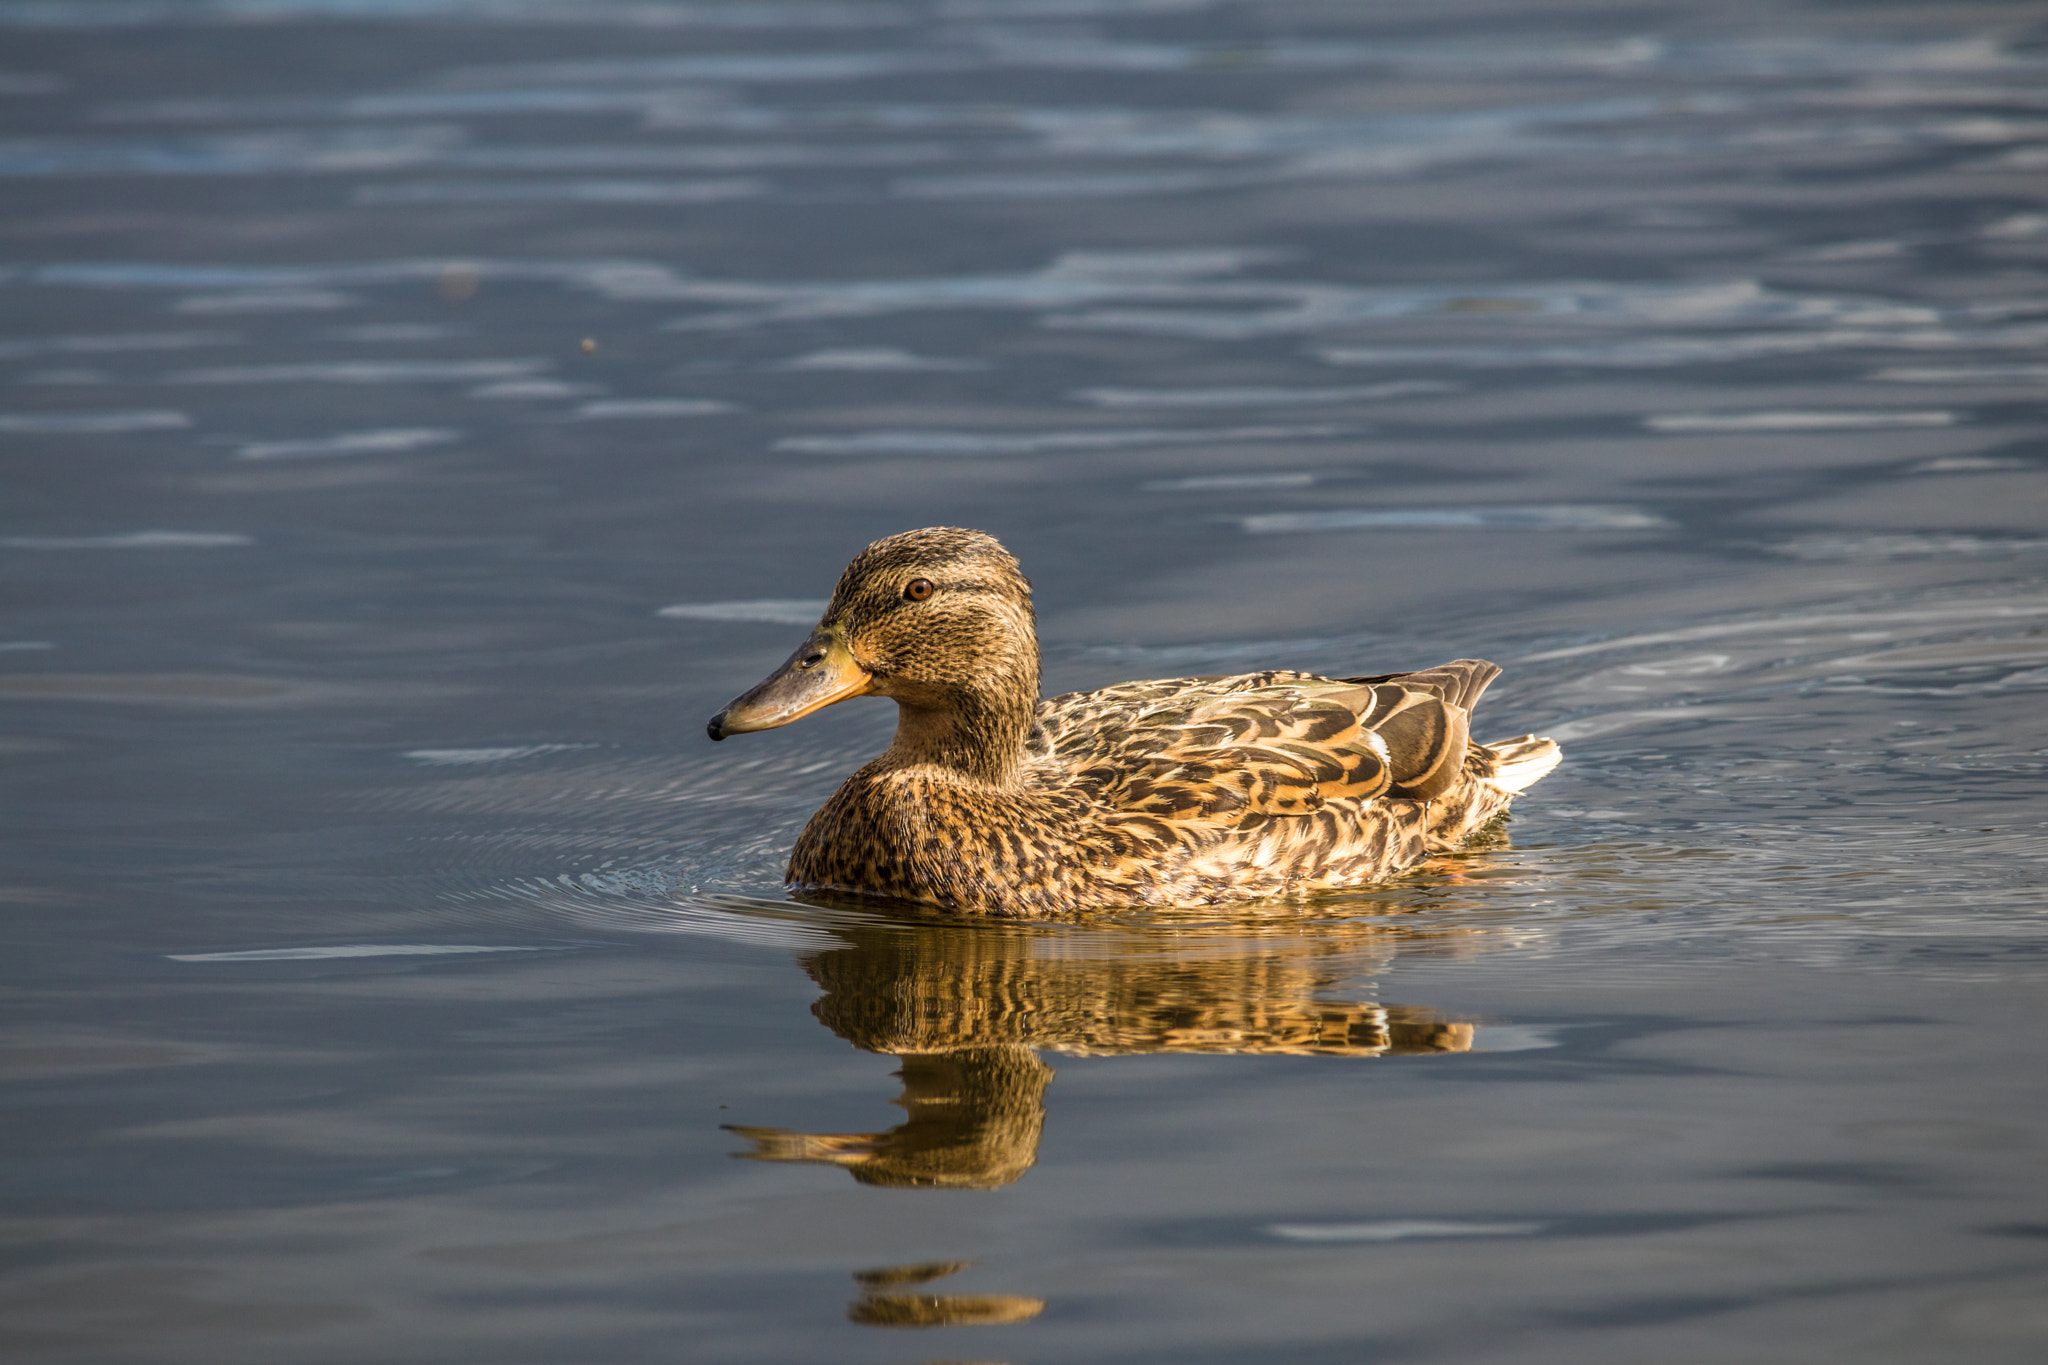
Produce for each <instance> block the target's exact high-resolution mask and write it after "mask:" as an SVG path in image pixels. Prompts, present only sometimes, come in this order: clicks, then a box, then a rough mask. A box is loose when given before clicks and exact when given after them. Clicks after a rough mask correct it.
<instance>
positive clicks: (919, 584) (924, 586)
mask: <svg viewBox="0 0 2048 1365" xmlns="http://www.w3.org/2000/svg"><path fill="white" fill-rule="evenodd" d="M903 595H904V597H906V598H908V599H909V600H910V601H912V602H922V601H924V599H925V598H927V597H930V596H931V595H932V581H931V580H930V579H929V578H913V579H911V580H910V581H909V582H908V583H905V584H904V585H903Z"/></svg>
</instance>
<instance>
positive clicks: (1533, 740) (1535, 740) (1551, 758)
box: [1485, 735, 1564, 792]
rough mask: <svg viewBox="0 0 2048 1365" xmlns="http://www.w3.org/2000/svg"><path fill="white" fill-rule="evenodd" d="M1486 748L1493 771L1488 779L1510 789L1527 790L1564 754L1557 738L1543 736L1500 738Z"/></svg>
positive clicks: (1494, 783) (1554, 765)
mask: <svg viewBox="0 0 2048 1365" xmlns="http://www.w3.org/2000/svg"><path fill="white" fill-rule="evenodd" d="M1485 748H1486V750H1487V752H1488V753H1490V754H1491V755H1492V756H1493V774H1492V776H1490V777H1488V778H1487V781H1488V782H1490V783H1492V784H1493V785H1494V786H1496V787H1499V788H1501V789H1502V790H1503V791H1510V792H1519V791H1526V790H1528V789H1529V788H1530V787H1531V786H1534V785H1535V783H1536V780H1537V779H1538V778H1540V777H1542V776H1543V775H1544V774H1545V773H1547V772H1549V771H1550V770H1551V769H1552V768H1555V767H1556V766H1557V764H1558V760H1559V759H1561V758H1563V757H1564V750H1562V749H1560V748H1558V747H1557V741H1556V740H1554V739H1544V738H1543V737H1542V736H1540V735H1523V736H1521V737H1520V738H1518V739H1503V740H1498V741H1496V742H1495V743H1492V744H1488V745H1486V746H1485Z"/></svg>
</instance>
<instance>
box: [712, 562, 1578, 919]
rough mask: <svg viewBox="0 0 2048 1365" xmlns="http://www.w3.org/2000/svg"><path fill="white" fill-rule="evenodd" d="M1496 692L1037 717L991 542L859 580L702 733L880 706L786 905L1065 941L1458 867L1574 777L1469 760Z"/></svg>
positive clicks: (1348, 688) (1233, 680)
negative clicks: (1140, 910)
mask: <svg viewBox="0 0 2048 1365" xmlns="http://www.w3.org/2000/svg"><path fill="white" fill-rule="evenodd" d="M1500 672H1501V670H1500V668H1499V667H1498V666H1497V665H1495V664H1492V663H1489V662H1487V661H1486V660H1483V659H1457V660H1453V661H1452V662H1450V663H1446V664H1440V665H1437V666H1436V667H1433V668H1426V669H1422V670H1419V671H1416V672H1410V673H1387V674H1379V675H1373V676H1361V677H1350V678H1326V677H1320V676H1317V675H1315V674H1310V673H1302V672H1296V671H1292V670H1287V669H1268V670H1265V671H1262V672H1257V673H1242V674H1234V675H1229V676H1206V677H1192V678H1163V679H1152V680H1148V681H1140V682H1127V683H1119V684H1116V685H1114V686H1110V687H1101V688H1096V689H1093V690H1091V691H1085V692H1070V693H1066V694H1064V695H1062V696H1055V697H1049V698H1044V699H1041V698H1040V696H1039V650H1038V632H1037V618H1036V615H1035V613H1034V610H1033V606H1032V597H1031V583H1030V580H1028V579H1027V578H1026V577H1025V576H1024V573H1023V570H1022V568H1021V566H1020V565H1019V564H1018V562H1017V560H1016V558H1015V557H1014V556H1013V555H1011V554H1010V552H1009V551H1008V550H1006V549H1004V548H1003V546H1002V544H1001V543H1000V542H999V541H997V540H996V538H995V537H994V536H991V535H989V534H987V533H986V532H982V531H975V530H968V529H965V528H961V527H951V526H935V527H926V528H924V529H922V530H915V531H906V532H903V533H901V534H898V535H892V536H887V537H884V538H883V539H881V540H877V541H875V542H874V543H873V544H871V545H869V546H868V547H867V548H866V549H864V550H862V551H861V552H860V553H859V554H857V555H856V556H854V558H853V561H852V563H850V564H849V565H847V568H846V571H845V573H844V574H842V575H841V576H840V579H839V583H838V586H837V587H836V588H835V589H834V590H833V593H832V598H831V600H830V602H829V603H828V604H827V605H826V608H825V613H824V615H823V616H822V617H821V618H820V619H819V621H818V624H817V627H816V628H815V629H814V630H812V631H811V633H810V635H809V637H808V638H807V639H805V641H804V642H803V643H802V644H801V645H799V646H798V647H797V649H796V652H795V653H793V654H791V655H790V656H789V659H788V660H787V661H786V662H785V663H784V664H783V665H782V666H781V667H780V668H778V669H776V670H775V671H774V672H773V673H771V674H770V675H769V676H768V677H766V678H765V679H763V680H762V681H761V682H760V683H759V684H757V685H756V686H754V687H753V688H751V689H749V690H748V691H747V692H745V693H743V694H742V695H740V696H739V697H736V698H734V699H733V701H731V702H730V703H728V704H727V705H726V706H725V707H724V709H722V710H720V711H719V712H718V714H717V715H715V716H713V717H712V718H711V720H710V722H709V724H708V725H707V727H706V729H707V731H708V733H709V734H710V737H711V738H712V739H714V740H723V739H726V738H728V737H730V736H732V735H737V734H746V733H751V732H754V731H760V730H771V729H775V728H777V727H780V726H784V725H788V724H791V723H792V722H794V721H797V720H800V719H802V718H803V717H805V716H808V715H810V714H811V713H813V712H815V711H819V710H822V709H824V708H825V707H827V706H832V705H836V704H837V703H839V702H842V701H847V700H849V699H851V698H854V697H863V696H879V697H887V698H889V699H890V700H892V701H894V702H895V703H896V707H897V719H896V733H895V737H894V739H893V740H892V741H891V743H890V745H889V747H888V748H887V749H886V750H885V751H884V752H883V753H882V754H881V755H880V756H879V757H877V758H875V759H874V760H873V761H871V762H869V763H868V764H866V765H865V766H864V767H862V768H861V769H860V770H859V771H857V772H855V773H854V774H853V775H852V776H851V777H849V778H847V779H846V781H845V782H844V783H843V784H842V785H841V786H840V788H839V789H838V791H837V792H835V793H834V794H833V796H832V798H831V799H830V800H828V801H827V802H826V803H825V804H824V805H823V806H822V807H821V808H820V809H819V810H818V811H817V813H816V814H815V815H813V816H812V817H811V819H810V821H809V823H807V824H806V825H805V826H804V829H803V832H802V833H801V834H800V835H799V836H798V837H797V841H796V845H795V847H794V849H793V850H792V851H791V854H790V859H789V866H788V870H787V873H786V882H787V886H788V888H789V890H790V891H791V892H793V893H796V894H798V895H800V896H802V897H804V898H806V899H816V898H820V897H823V898H827V899H829V898H834V897H846V898H852V899H856V900H862V901H866V900H879V901H883V902H896V903H905V904H908V905H911V906H914V907H917V908H920V909H925V910H937V911H943V912H949V913H950V914H952V915H956V916H962V917H973V916H986V917H1000V918H1017V919H1048V918H1071V917H1074V916H1076V915H1079V914H1081V913H1083V912H1087V911H1090V910H1100V909H1111V908H1135V907H1164V906H1191V905H1214V904H1221V903H1225V902H1233V901H1249V900H1279V899H1288V898H1300V897H1305V896H1309V895H1313V894H1315V893H1319V892H1324V891H1332V890H1338V889H1341V888H1345V887H1356V886H1363V885H1366V884H1369V883H1372V882H1377V881H1381V880H1383V879H1385V878H1388V877H1391V876H1394V875H1397V874H1399V873H1401V872H1404V871H1406V870H1408V869H1410V868H1413V867H1415V866H1416V865H1417V864H1419V863H1421V862H1423V861H1424V860H1425V859H1428V858H1430V857H1432V856H1436V855H1440V854H1443V853H1448V852H1450V851H1452V850H1454V849H1456V848H1458V847H1459V846H1460V845H1462V844H1464V843H1465V842H1466V841H1467V840H1468V839H1470V838H1471V837H1472V836H1473V835H1474V834H1476V833H1478V832H1479V831H1480V830H1482V829H1484V828H1485V827H1486V826H1487V825H1488V824H1489V823H1490V822H1491V821H1493V820H1494V819H1495V817H1497V816H1499V815H1500V814H1501V813H1502V812H1504V811H1505V810H1506V809H1507V808H1508V805H1509V803H1510V802H1511V801H1512V800H1513V798H1514V796H1515V795H1516V794H1517V793H1519V792H1521V791H1523V790H1524V789H1526V788H1527V787H1528V786H1530V785H1531V784H1532V783H1534V782H1536V781H1537V780H1538V779H1539V778H1541V777H1542V776H1543V775H1544V774H1545V773H1548V772H1549V771H1550V770H1551V769H1552V768H1554V767H1555V766H1556V765H1557V763H1558V762H1559V760H1560V758H1561V757H1562V755H1561V752H1560V750H1559V749H1558V746H1557V745H1556V744H1555V743H1554V742H1552V741H1551V740H1549V739H1545V738H1542V737H1539V736H1536V735H1523V736H1520V737H1518V738H1515V739H1510V740H1504V741H1499V742H1496V743H1492V744H1480V743H1477V742H1475V741H1473V740H1472V739H1471V738H1470V735H1469V726H1470V718H1471V714H1472V710H1473V707H1474V705H1475V704H1476V703H1477V702H1478V700H1479V696H1480V694H1481V693H1482V692H1484V691H1485V690H1486V687H1487V685H1488V684H1489V683H1491V682H1492V681H1493V680H1494V678H1496V677H1497V676H1499V674H1500Z"/></svg>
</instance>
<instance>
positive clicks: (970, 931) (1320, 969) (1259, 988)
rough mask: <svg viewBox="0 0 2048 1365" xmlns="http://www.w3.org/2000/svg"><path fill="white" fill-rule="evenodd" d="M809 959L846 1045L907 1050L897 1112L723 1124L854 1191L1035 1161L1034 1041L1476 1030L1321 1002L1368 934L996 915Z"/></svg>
mask: <svg viewBox="0 0 2048 1365" xmlns="http://www.w3.org/2000/svg"><path fill="white" fill-rule="evenodd" d="M838 932H840V933H841V934H842V935H843V936H845V937H846V938H847V939H848V940H849V941H848V943H847V944H846V946H844V947H841V948H835V949H832V950H830V951H826V952H821V953H816V954H813V955H810V956H808V957H805V958H804V959H803V967H804V970H805V971H806V972H808V973H809V974H810V976H811V978H812V980H814V981H816V982H817V983H818V985H819V986H821V987H822V988H823V989H824V992H825V993H824V995H823V996H822V997H821V998H820V999H819V1000H818V1001H817V1003H816V1004H814V1005H813V1006H812V1007H811V1009H812V1013H814V1014H815V1015H817V1017H818V1020H819V1022H821V1023H823V1024H824V1025H825V1026H826V1027H827V1028H829V1029H831V1030H832V1031H833V1032H834V1033H836V1034H838V1035H839V1036H840V1037H842V1038H844V1039H846V1040H847V1041H848V1042H850V1043H852V1044H853V1045H854V1046H856V1047H860V1048H864V1049H866V1050H868V1051H870V1052H880V1053H886V1054H889V1055H892V1056H895V1057H899V1058H901V1059H902V1062H903V1066H902V1069H901V1070H900V1071H899V1072H898V1073H897V1074H898V1075H899V1076H901V1078H902V1080H903V1094H902V1095H901V1096H900V1097H899V1098H898V1099H897V1101H896V1103H898V1104H900V1105H901V1106H902V1107H903V1108H904V1109H905V1110H906V1111H907V1112H908V1114H909V1117H908V1118H907V1119H906V1120H905V1121H904V1122H903V1123H900V1124H898V1125H897V1126H896V1127H894V1128H891V1129H888V1130H887V1131H885V1132H878V1133H800V1132H793V1131H791V1130H789V1129H784V1128H759V1127H737V1126H736V1127H734V1128H733V1129H732V1131H733V1132H736V1133H738V1134H740V1135H741V1136H742V1137H745V1138H747V1139H748V1140H750V1141H751V1142H752V1143H753V1147H752V1149H751V1150H749V1151H746V1152H743V1153H739V1154H738V1155H742V1156H746V1157H750V1158H752V1159H754V1160H757V1161H808V1162H820V1163H827V1164H830V1165H835V1166H843V1167H845V1168H846V1169H847V1171H848V1172H849V1173H851V1174H852V1176H853V1178H854V1179H855V1180H858V1181H860V1182H861V1183H862V1184H864V1185H878V1186H888V1187H897V1188H927V1189H933V1188H937V1189H993V1188H995V1187H997V1186H1001V1185H1008V1184H1010V1183H1011V1182H1013V1181H1015V1180H1017V1179H1018V1178H1019V1177H1020V1176H1022V1175H1023V1174H1024V1173H1025V1172H1026V1171H1028V1170H1029V1169H1030V1168H1031V1166H1032V1163H1033V1162H1035V1161H1036V1160H1037V1158H1038V1141H1039V1136H1040V1134H1041V1133H1042V1132H1043V1131H1044V1128H1045V1088H1046V1086H1047V1084H1048V1083H1049V1082H1050V1081H1051V1080H1052V1077H1053V1069H1052V1068H1051V1067H1050V1066H1047V1065H1046V1064H1045V1062H1044V1061H1042V1060H1040V1058H1039V1056H1038V1053H1039V1052H1040V1051H1053V1052H1066V1053H1072V1054H1075V1055H1079V1056H1109V1055H1117V1054H1128V1053H1150V1052H1198V1053H1200V1052H1229V1053H1280V1054H1288V1055H1294V1056H1328V1057H1381V1056H1388V1055H1395V1054H1402V1053H1443V1052H1463V1051H1467V1050H1468V1049H1470V1047H1471V1046H1472V1031H1473V1026H1472V1025H1471V1024H1468V1023H1457V1022H1453V1021H1451V1020H1447V1019H1444V1018H1442V1017H1441V1016H1439V1015H1437V1014H1436V1013H1435V1012H1434V1011H1431V1010H1427V1009H1419V1008H1415V1007H1413V1006H1405V1005H1383V1004H1379V1003H1375V1002H1371V1001H1350V1002H1346V1001H1341V1000H1330V999H1325V998H1323V993H1324V992H1326V991H1329V990H1331V989H1332V988H1333V987H1334V986H1335V985H1336V984H1337V983H1339V982H1340V981H1342V980H1345V979H1353V978H1356V977H1357V976H1359V975H1361V974H1364V973H1368V972H1371V971H1373V970H1376V969H1377V968H1378V967H1381V966H1383V965H1384V964H1385V962H1386V961H1387V960H1388V959H1389V958H1391V956H1392V955H1393V952H1394V950H1395V947H1396V945H1397V944H1398V943H1399V941H1400V939H1401V935H1400V934H1399V933H1398V932H1397V931H1392V930H1388V929H1385V928H1383V927H1379V926H1348V927H1344V928H1342V929H1339V930H1336V931H1334V932H1333V931H1332V930H1331V929H1329V928H1328V927H1327V926H1326V927H1325V928H1324V929H1323V930H1322V931H1321V932H1319V933H1316V934H1314V935H1313V936H1310V935H1305V934H1291V933H1290V934H1272V933H1266V934H1258V933H1234V934H1223V935H1207V934H1204V935H1199V936H1190V937H1185V938H1163V939H1162V938H1161V937H1159V936H1152V937H1150V938H1148V939H1147V940H1145V941H1144V945H1143V946H1142V947H1134V946H1133V944H1132V942H1131V940H1128V939H1124V940H1120V941H1111V940H1107V939H1090V938H1088V937H1086V936H1077V935H1072V934H1059V933H1053V932H1031V931H1028V930H1013V929H1008V928H1004V927H998V926H992V925H971V926H925V925H910V924H903V925H882V926H874V927H864V928H858V929H852V930H845V929H842V930H839V931H838Z"/></svg>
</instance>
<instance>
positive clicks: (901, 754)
mask: <svg viewBox="0 0 2048 1365" xmlns="http://www.w3.org/2000/svg"><path fill="white" fill-rule="evenodd" d="M896 702H897V712H896V739H895V742H894V743H892V744H890V746H889V749H888V752H887V753H885V754H883V755H882V758H881V762H882V763H884V764H886V765H887V766H889V767H894V768H910V767H918V768H937V769H939V770H941V771H942V772H944V773H945V774H947V775H949V776H952V777H956V778H958V779H959V780H961V781H965V782H971V783H976V784H985V785H988V786H993V787H1009V786H1013V785H1015V784H1016V782H1017V781H1018V768H1019V766H1020V765H1021V764H1022V762H1023V760H1024V741H1025V738H1026V736H1027V735H1029V734H1030V731H1031V722H1032V718H1033V716H1034V715H1035V714H1036V713H1037V710H1038V697H1037V689H1036V688H1031V689H1028V690H1027V689H1025V688H1022V687H1020V688H1017V689H1015V690H1014V691H1009V692H1006V693H1005V694H1004V695H1001V696H992V695H989V694H986V693H964V694H955V695H953V696H951V697H947V698H945V699H943V701H941V702H940V704H937V705H927V704H919V703H918V702H913V701H911V700H910V699H908V698H904V697H898V698H897V699H896Z"/></svg>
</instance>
